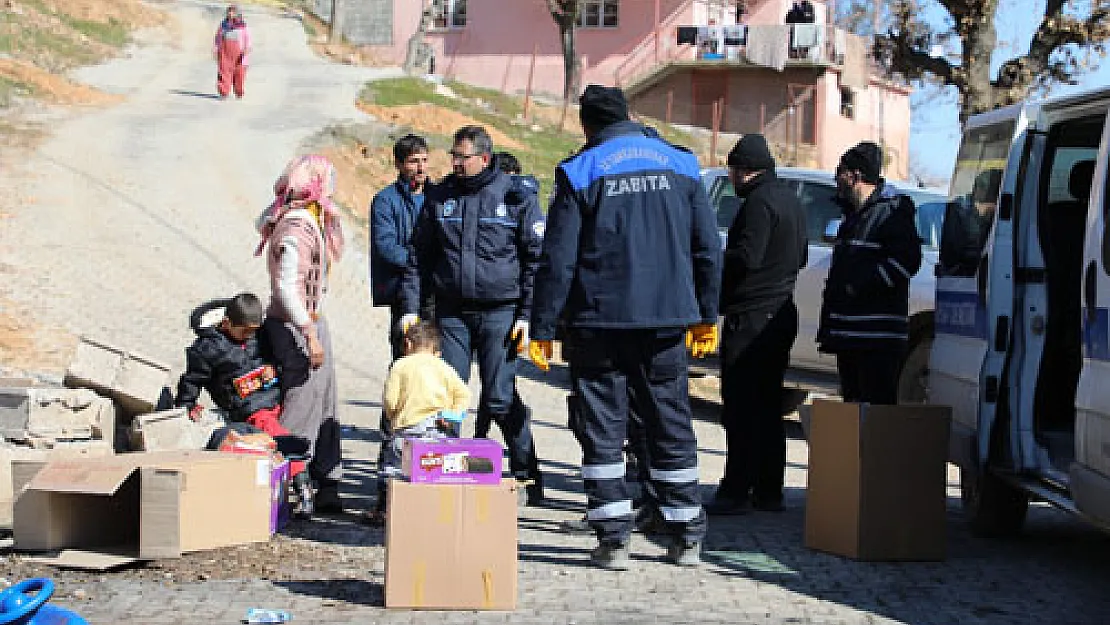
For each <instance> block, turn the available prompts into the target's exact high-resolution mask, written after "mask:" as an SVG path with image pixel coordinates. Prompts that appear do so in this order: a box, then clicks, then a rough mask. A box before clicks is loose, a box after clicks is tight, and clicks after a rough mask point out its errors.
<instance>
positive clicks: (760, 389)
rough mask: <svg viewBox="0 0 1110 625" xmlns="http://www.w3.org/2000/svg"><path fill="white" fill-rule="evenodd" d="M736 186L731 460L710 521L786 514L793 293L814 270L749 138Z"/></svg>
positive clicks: (766, 158)
mask: <svg viewBox="0 0 1110 625" xmlns="http://www.w3.org/2000/svg"><path fill="white" fill-rule="evenodd" d="M728 177H729V180H731V181H732V186H733V188H734V189H735V190H736V195H737V197H739V198H741V199H743V200H744V205H743V207H742V208H741V209H740V211H739V212H738V213H737V214H736V218H735V219H734V220H733V222H732V225H730V226H729V229H728V242H727V243H726V244H725V254H724V276H723V278H722V280H721V314H723V315H724V317H725V321H724V329H723V332H722V338H721V400H722V406H721V425H722V426H724V428H725V435H726V440H727V443H728V456H727V458H726V460H725V474H724V477H723V478H721V483H720V485H719V486H718V487H717V492H716V495H715V496H714V498H713V501H711V502H710V503H708V504H706V506H705V508H706V511H707V512H708V513H709V514H711V515H726V514H740V513H742V512H745V511H746V510H747V507H748V505H749V504H750V505H751V506H752V507H754V508H755V509H757V510H772V511H778V510H782V509H783V507H782V484H783V475H784V472H785V470H786V430H785V428H784V427H783V421H782V383H783V376H784V375H785V372H786V367H787V365H788V364H789V361H790V348H791V347H792V346H793V345H794V339H795V338H796V337H797V335H798V309H797V308H795V306H794V283H795V281H796V280H797V277H798V272H799V271H800V270H801V269H802V267H804V266H805V264H806V256H807V250H808V248H807V242H806V216H805V211H804V210H803V209H802V207H801V204H800V203H799V202H798V196H797V194H795V193H794V191H793V190H792V189H791V188H790V187H789V186H787V185H786V183H784V182H782V181H781V180H779V179H778V177H776V176H775V159H774V158H773V157H772V156H771V151H770V149H768V147H767V140H766V139H764V138H763V135H759V134H747V135H744V136H743V138H741V139H740V141H739V142H737V144H736V146H735V147H733V148H732V151H731V152H729V155H728Z"/></svg>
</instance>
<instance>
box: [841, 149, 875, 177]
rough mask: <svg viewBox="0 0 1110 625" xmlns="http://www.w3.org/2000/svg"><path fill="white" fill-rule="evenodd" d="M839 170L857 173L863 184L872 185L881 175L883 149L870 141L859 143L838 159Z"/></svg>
mask: <svg viewBox="0 0 1110 625" xmlns="http://www.w3.org/2000/svg"><path fill="white" fill-rule="evenodd" d="M840 168H841V169H844V170H846V171H858V172H859V173H860V176H861V177H862V178H863V181H864V182H869V183H872V184H874V183H876V182H878V181H879V178H880V177H881V175H882V169H883V149H882V148H880V147H879V146H878V145H876V144H874V143H872V142H871V141H861V142H860V143H858V144H856V146H855V147H853V148H849V149H848V151H847V152H845V153H844V156H841V157H840Z"/></svg>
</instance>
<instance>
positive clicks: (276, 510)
mask: <svg viewBox="0 0 1110 625" xmlns="http://www.w3.org/2000/svg"><path fill="white" fill-rule="evenodd" d="M289 480H290V477H289V461H288V460H285V461H283V462H282V463H281V464H279V465H274V467H273V469H272V470H271V471H270V533H271V534H274V533H276V532H278V531H279V530H281V529H282V528H283V527H285V525H286V524H287V523H289V517H290V516H291V514H292V505H291V504H290V503H289Z"/></svg>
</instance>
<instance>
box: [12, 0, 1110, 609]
mask: <svg viewBox="0 0 1110 625" xmlns="http://www.w3.org/2000/svg"><path fill="white" fill-rule="evenodd" d="M167 6H170V7H171V8H172V10H173V11H174V12H175V14H177V15H178V17H179V19H180V28H179V29H177V30H175V31H166V32H161V33H159V32H155V33H149V34H148V35H147V36H146V37H145V40H146V43H145V45H144V46H143V47H142V48H141V49H140V50H138V51H136V52H135V53H134V54H133V55H132V56H131V57H130V58H129V59H125V60H122V61H118V62H115V63H111V64H109V65H106V66H103V67H99V68H93V69H90V70H88V71H86V72H84V73H83V74H82V77H83V78H84V79H85V80H87V81H89V82H91V83H93V84H96V85H99V86H101V87H102V88H105V89H108V90H110V91H114V92H118V93H123V94H125V95H126V96H127V101H126V102H125V103H123V104H121V105H119V106H116V107H114V108H112V109H108V110H101V111H91V112H86V113H83V114H81V115H75V116H68V117H66V118H65V120H64V121H63V122H62V123H59V124H57V125H56V127H55V128H54V129H53V130H54V138H53V139H52V140H50V141H49V142H48V143H46V144H45V145H44V146H42V148H41V149H40V150H38V152H37V153H35V154H32V155H28V156H27V158H26V159H22V158H19V159H15V158H9V159H6V162H7V163H8V165H7V166H6V167H5V168H4V169H0V208H3V209H4V212H6V213H8V214H10V215H11V217H10V218H8V219H5V220H4V222H3V227H2V229H0V296H2V297H0V302H7V303H6V304H5V305H6V306H10V307H12V309H13V310H19V311H23V312H27V311H30V312H28V313H27V314H31V312H33V315H34V317H35V318H36V320H37V323H38V324H39V326H41V331H40V332H39V333H38V335H37V336H36V338H37V340H38V341H39V344H40V348H42V350H43V351H45V352H46V353H47V354H48V355H49V354H50V352H51V350H53V352H54V353H53V356H54V357H56V358H57V359H62V360H63V361H64V357H65V355H66V350H67V349H69V347H70V346H71V345H72V336H73V335H77V334H85V333H88V334H93V335H96V336H100V337H102V338H105V339H107V340H109V341H112V342H115V343H117V344H120V345H124V346H128V347H130V348H132V349H136V350H138V351H141V352H145V353H148V354H149V355H151V356H154V357H156V358H160V359H163V360H165V361H167V362H169V363H172V364H173V365H174V366H175V367H178V368H180V367H181V366H182V364H183V362H182V347H183V346H184V345H185V344H186V343H187V342H188V340H189V335H188V330H187V327H186V316H187V313H188V310H189V309H190V308H191V307H192V306H193V305H194V304H195V303H197V302H199V301H202V300H204V299H206V298H209V297H215V296H220V295H225V294H227V293H229V292H233V291H235V290H238V289H242V288H252V289H256V290H259V291H262V292H264V291H265V277H264V267H263V266H262V264H261V263H260V262H259V261H257V260H255V259H252V258H251V256H250V254H251V251H252V249H253V247H254V233H253V229H252V219H253V217H254V215H255V214H256V213H257V211H258V210H259V209H260V208H261V207H262V206H264V205H265V204H266V203H267V202H268V200H269V189H270V185H271V183H272V180H273V177H274V176H275V175H276V173H277V172H278V171H279V169H280V167H281V166H282V164H283V163H284V162H285V161H286V160H287V158H288V157H289V156H290V155H291V154H292V153H293V152H294V151H295V150H296V149H297V148H298V146H299V145H301V143H302V141H304V140H305V139H306V138H307V137H309V136H310V135H311V134H312V133H313V132H315V131H316V130H318V129H319V128H321V127H323V126H324V125H326V124H329V123H332V122H335V121H341V120H344V119H356V118H358V116H359V114H358V113H357V111H356V110H355V109H354V108H353V107H352V106H351V103H352V101H353V99H354V97H355V94H356V93H357V90H358V88H359V86H360V85H361V84H362V83H363V82H364V81H366V80H369V79H372V78H375V77H378V76H382V75H387V74H389V73H390V72H386V71H376V70H367V69H359V68H350V67H342V66H335V65H328V64H326V63H324V62H323V61H321V60H319V59H317V58H315V57H314V56H313V55H312V54H311V52H310V51H309V50H308V49H307V47H306V46H304V45H303V44H302V40H303V37H302V33H301V29H300V26H299V24H297V23H296V22H295V21H293V20H289V19H283V18H279V17H277V16H273V15H270V14H267V13H263V12H248V18H249V20H250V21H251V24H252V27H253V28H254V31H255V37H256V44H257V47H258V50H257V53H256V54H255V55H254V57H255V60H256V63H257V65H256V66H255V67H254V68H252V70H251V74H250V76H249V78H248V97H247V99H245V100H244V101H242V102H234V101H231V102H219V101H215V100H213V99H211V98H210V97H209V96H208V94H209V93H210V91H211V89H212V84H211V83H212V79H213V73H214V72H213V67H212V62H211V60H210V59H209V57H208V54H209V50H208V45H209V44H208V42H209V37H210V34H211V33H210V31H211V30H212V28H214V26H215V23H216V20H217V19H218V12H219V10H220V7H218V6H215V5H211V6H208V5H204V4H197V3H189V2H182V3H179V4H174V5H167ZM171 35H172V37H174V38H170V37H171ZM8 156H10V155H8ZM362 247H364V246H363V245H362V242H361V241H355V242H354V248H355V249H354V250H353V251H352V253H351V254H350V255H349V256H348V257H347V258H346V259H345V261H344V262H343V263H342V265H341V266H340V267H339V269H338V272H337V275H336V276H335V292H334V293H333V297H332V300H331V302H330V312H329V315H330V317H331V319H332V322H333V325H334V328H335V335H336V337H337V341H336V349H337V357H338V360H339V364H340V367H339V375H340V385H341V389H342V395H343V400H344V411H343V419H344V421H345V423H346V424H347V428H346V429H345V435H346V441H345V449H346V452H347V455H348V458H350V463H349V465H348V467H349V469H350V471H349V480H348V484H347V486H346V490H347V495H348V498H349V500H350V502H351V504H352V505H354V506H360V505H364V504H365V496H366V494H367V492H368V480H369V479H370V477H371V470H372V465H371V464H370V463H369V462H368V459H370V458H373V457H374V456H375V444H376V435H375V433H374V424H376V422H377V418H378V407H377V401H378V397H379V396H380V387H381V381H382V376H383V374H384V371H385V364H386V359H387V354H388V351H387V348H386V341H385V326H386V324H387V319H386V317H387V315H386V314H385V313H384V312H383V311H381V310H375V309H371V308H370V307H368V306H367V305H366V303H365V294H366V292H367V291H366V283H365V282H366V281H365V276H364V270H365V253H364V250H362V249H360V248H362ZM59 337H62V338H59ZM65 337H69V338H65ZM525 374H526V378H525V379H524V380H523V381H522V382H521V392H522V394H523V395H524V397H525V399H526V400H527V401H528V402H529V404H530V405H532V407H533V408H534V410H535V414H536V424H537V425H536V437H537V444H538V447H539V451H540V453H541V455H542V456H543V457H544V459H545V470H546V471H548V472H549V474H550V476H551V479H550V482H549V485H550V487H551V488H550V494H551V495H552V505H551V506H550V507H547V508H542V509H525V510H523V511H522V517H521V521H520V528H521V534H520V560H521V573H520V608H519V610H517V611H516V612H514V613H512V614H504V613H485V614H483V613H473V612H455V613H429V612H407V611H385V610H383V609H382V608H381V607H380V606H381V581H382V567H383V555H384V553H383V548H382V546H381V541H382V536H381V533H380V532H379V531H374V530H369V529H366V528H362V527H359V526H357V525H353V524H349V523H345V522H331V523H319V524H314V525H311V526H309V527H303V526H302V527H300V528H297V529H295V530H293V532H292V534H293V536H292V537H289V538H282V539H280V540H282V541H287V542H288V543H289V544H292V545H300V544H306V543H307V544H319V545H321V547H322V548H323V549H325V551H322V553H326V554H327V556H326V557H327V561H326V562H313V563H300V564H301V566H300V569H302V572H301V573H300V574H296V573H294V574H293V575H291V577H292V578H293V579H291V580H290V581H282V582H270V581H265V580H223V581H196V582H190V581H186V582H182V581H174V582H169V581H166V582H155V581H135V580H134V579H132V578H129V577H127V576H124V575H112V574H108V575H103V576H89V577H87V578H86V579H84V580H82V582H81V584H80V588H81V589H82V590H83V591H84V592H85V593H87V595H88V596H89V597H90V599H89V600H86V601H78V600H75V599H74V598H73V597H72V595H71V593H72V591H73V590H74V588H75V585H74V584H73V583H70V584H68V585H67V586H65V587H64V588H63V590H64V591H65V592H66V593H68V594H67V595H66V596H63V597H60V598H59V601H60V602H61V603H63V604H65V605H69V606H72V607H75V608H76V609H78V610H80V611H81V613H82V614H84V615H85V616H86V617H87V618H89V619H90V621H91V622H94V623H136V624H139V623H142V624H148V625H150V624H156V623H184V622H205V623H212V624H216V623H234V622H238V620H239V619H240V618H241V617H242V614H243V612H244V610H245V609H246V608H247V607H250V606H264V607H273V608H284V609H290V610H292V611H293V613H294V615H295V617H296V622H297V623H433V622H435V623H443V622H446V623H472V622H474V623H498V622H509V623H543V624H545V625H546V624H554V623H558V624H570V623H574V624H576V625H586V624H589V623H598V624H601V623H605V624H611V623H768V624H770V623H774V624H786V623H798V624H812V625H817V624H825V625H832V624H838V623H844V624H848V623H852V624H855V623H910V624H913V625H932V624H937V625H952V624H957V623H959V624H987V623H989V624H999V625H1002V624H1006V625H1011V624H1030V625H1034V624H1035V625H1042V624H1045V623H1054V624H1063V623H1072V624H1077V625H1078V624H1092V625H1093V624H1096V623H1104V622H1107V621H1110V618H1108V617H1105V616H1104V615H1106V614H1110V593H1107V592H1106V589H1107V588H1108V587H1110V584H1108V582H1110V573H1108V570H1110V566H1108V564H1110V540H1108V539H1107V537H1105V536H1103V535H1102V534H1099V533H1097V532H1095V531H1093V530H1091V529H1089V528H1087V527H1086V526H1084V525H1081V524H1079V523H1077V522H1074V521H1073V520H1071V519H1069V518H1067V517H1064V516H1063V515H1060V514H1058V513H1056V512H1054V511H1051V510H1047V509H1042V508H1037V509H1035V510H1034V513H1033V515H1032V517H1033V518H1032V521H1031V523H1030V527H1029V531H1028V533H1027V535H1026V536H1025V537H1024V538H1022V539H1021V540H1018V541H1014V542H1006V543H999V542H985V541H981V540H977V539H975V538H973V537H971V536H970V535H969V534H968V533H967V532H966V530H965V528H964V527H963V526H962V525H961V524H960V523H959V522H958V519H957V516H958V503H957V501H956V499H955V498H954V497H953V498H952V499H951V500H950V503H951V506H950V510H951V514H950V517H951V520H952V522H951V524H950V526H949V537H950V541H949V544H950V547H951V550H950V558H949V560H948V561H947V562H944V563H904V564H870V563H856V562H852V561H848V560H844V559H841V558H837V557H833V556H828V555H822V554H818V553H814V552H810V551H808V550H806V549H805V548H803V547H802V546H801V545H802V526H803V518H804V513H803V510H804V491H803V487H804V484H805V467H806V446H805V444H804V442H803V441H802V440H800V438H801V437H800V435H799V432H798V431H797V427H793V428H792V439H791V441H790V443H789V452H788V453H789V461H790V467H789V470H788V484H789V492H788V495H787V504H788V505H789V510H788V511H787V512H785V513H783V514H753V515H749V516H746V517H741V518H736V519H732V520H727V521H720V522H718V521H714V522H713V523H712V524H711V531H710V535H709V538H708V540H707V544H706V550H707V552H708V553H707V559H708V561H709V562H708V564H707V565H706V566H705V567H704V568H702V569H701V570H698V571H685V570H678V569H675V568H674V567H671V566H669V565H667V564H665V563H663V562H662V561H661V559H660V558H661V555H662V553H663V548H662V547H661V546H659V545H656V544H653V543H651V542H649V541H647V540H646V539H643V537H639V536H638V537H637V542H636V543H635V544H634V549H635V552H636V567H635V569H634V570H633V571H629V572H627V573H623V574H615V573H610V572H603V571H596V570H593V569H590V568H588V567H587V566H585V564H584V563H585V560H586V557H587V554H588V550H589V549H590V547H591V546H592V539H591V538H589V537H582V536H568V535H564V534H561V533H558V532H557V531H556V526H557V523H558V522H559V521H560V520H563V519H568V518H572V517H574V516H576V515H577V514H579V511H580V509H581V508H580V506H581V502H582V497H581V495H580V483H579V481H578V478H577V477H576V472H575V467H576V465H577V462H578V458H579V456H578V451H577V447H576V445H575V443H574V441H573V439H572V437H571V436H570V435H569V434H568V433H567V431H566V430H565V428H564V427H563V425H564V423H565V413H564V410H563V405H564V404H563V397H564V394H565V391H564V390H563V385H565V382H566V379H565V371H563V370H556V371H555V372H553V373H551V374H549V375H546V376H544V375H540V374H539V373H537V372H535V371H534V370H532V369H528V370H527V371H525ZM699 406H700V408H699V414H698V421H697V430H698V435H699V441H700V445H701V450H702V452H701V469H702V471H701V472H702V480H703V482H704V483H706V484H707V485H708V484H712V483H713V482H714V481H715V480H716V479H717V478H718V477H719V476H720V473H721V468H722V461H723V451H722V450H723V444H724V441H723V437H722V436H721V432H720V429H719V427H718V426H716V425H715V424H714V423H713V417H714V408H713V406H712V405H711V404H710V405H705V404H702V405H699ZM707 488H708V486H707ZM952 494H953V496H954V495H955V494H956V493H955V491H952ZM289 567H290V568H291V569H292V570H294V571H296V570H298V563H297V562H290V563H289Z"/></svg>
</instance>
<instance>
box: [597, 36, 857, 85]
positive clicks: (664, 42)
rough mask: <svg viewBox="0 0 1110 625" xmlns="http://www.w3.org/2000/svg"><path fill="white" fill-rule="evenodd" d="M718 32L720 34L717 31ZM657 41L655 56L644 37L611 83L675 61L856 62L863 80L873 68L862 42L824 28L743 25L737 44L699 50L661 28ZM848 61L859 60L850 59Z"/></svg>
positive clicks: (644, 74)
mask: <svg viewBox="0 0 1110 625" xmlns="http://www.w3.org/2000/svg"><path fill="white" fill-rule="evenodd" d="M718 29H719V30H723V29H721V27H718ZM659 37H660V42H659V53H658V56H657V55H656V52H655V51H656V46H655V36H654V35H649V37H648V38H647V39H645V40H644V42H642V43H641V45H638V46H636V47H635V48H634V49H633V50H632V52H631V53H630V54H629V56H628V57H626V59H625V60H624V61H623V62H622V63H621V64H620V65H619V66H618V67H617V69H616V71H615V72H614V83H615V84H617V85H619V86H623V87H627V86H629V85H632V84H634V83H636V82H639V81H640V80H642V79H643V78H646V77H647V76H648V75H650V74H651V73H652V72H654V71H656V70H657V69H659V68H660V67H661V66H664V65H666V64H668V63H674V62H694V61H698V62H705V63H714V64H726V65H727V64H744V65H764V66H775V65H777V64H778V63H780V62H781V63H782V66H784V67H785V66H795V65H805V64H820V65H831V66H834V67H838V68H841V69H844V68H845V66H846V64H848V63H851V62H858V63H861V64H862V65H861V66H860V67H858V68H857V69H859V70H862V71H864V72H865V73H866V74H867V76H870V75H873V74H875V73H876V70H877V68H876V66H875V65H874V62H873V61H872V59H871V57H870V47H869V45H868V43H867V39H866V38H864V37H860V36H859V35H855V34H852V33H850V32H848V31H846V30H844V29H841V28H837V27H835V26H826V25H823V24H782V25H767V26H758V25H757V26H748V27H746V29H745V32H744V36H743V37H742V38H740V39H739V40H738V41H726V40H725V38H724V37H723V35H722V36H721V37H718V38H717V40H716V41H713V42H709V44H708V45H706V44H705V43H703V44H702V45H701V46H695V45H687V44H682V45H679V44H678V43H677V40H678V37H677V27H670V28H667V29H662V30H660V33H659ZM852 49H854V50H855V52H852ZM853 57H860V58H858V59H855V60H853ZM776 69H777V67H776Z"/></svg>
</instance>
